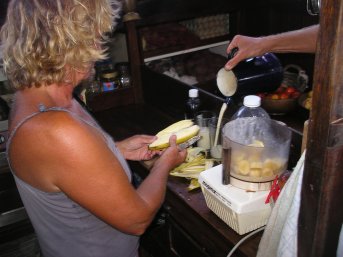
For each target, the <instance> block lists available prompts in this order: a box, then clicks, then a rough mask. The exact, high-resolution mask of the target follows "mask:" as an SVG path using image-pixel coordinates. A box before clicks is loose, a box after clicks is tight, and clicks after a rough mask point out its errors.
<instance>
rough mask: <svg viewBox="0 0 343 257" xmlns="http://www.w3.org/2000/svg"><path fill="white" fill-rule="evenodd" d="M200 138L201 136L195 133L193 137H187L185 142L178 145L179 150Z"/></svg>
mask: <svg viewBox="0 0 343 257" xmlns="http://www.w3.org/2000/svg"><path fill="white" fill-rule="evenodd" d="M200 138H201V136H199V135H197V136H195V137H192V138H190V139H188V140H187V141H186V142H183V143H181V144H179V145H178V146H179V149H180V150H183V149H186V148H187V147H189V146H191V145H192V144H194V143H195V142H196V141H198V140H199V139H200Z"/></svg>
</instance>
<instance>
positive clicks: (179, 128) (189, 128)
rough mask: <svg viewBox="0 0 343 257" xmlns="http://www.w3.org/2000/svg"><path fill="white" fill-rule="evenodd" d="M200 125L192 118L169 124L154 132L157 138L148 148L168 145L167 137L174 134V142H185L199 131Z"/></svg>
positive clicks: (155, 148) (159, 148)
mask: <svg viewBox="0 0 343 257" xmlns="http://www.w3.org/2000/svg"><path fill="white" fill-rule="evenodd" d="M199 130H200V127H199V126H198V125H194V123H193V121H192V120H181V121H178V122H175V123H173V124H171V125H170V126H168V127H166V128H165V129H163V130H161V131H160V132H158V133H157V134H156V136H157V139H156V140H155V141H154V142H152V143H151V144H150V145H149V149H150V150H162V149H165V148H167V147H169V138H170V137H171V136H172V135H176V144H181V143H183V142H186V141H187V140H188V139H190V138H192V137H194V136H196V135H197V134H198V133H199Z"/></svg>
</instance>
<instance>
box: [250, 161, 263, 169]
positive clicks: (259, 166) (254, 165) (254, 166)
mask: <svg viewBox="0 0 343 257" xmlns="http://www.w3.org/2000/svg"><path fill="white" fill-rule="evenodd" d="M262 167H263V163H262V162H251V163H250V168H251V169H262Z"/></svg>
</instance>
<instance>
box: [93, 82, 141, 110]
mask: <svg viewBox="0 0 343 257" xmlns="http://www.w3.org/2000/svg"><path fill="white" fill-rule="evenodd" d="M133 103H135V98H134V88H133V87H126V88H119V89H115V90H112V91H108V92H99V93H97V94H94V95H92V96H89V97H88V98H87V106H88V108H89V109H90V110H91V111H94V112H96V111H102V110H106V109H110V108H114V107H118V106H123V105H129V104H133Z"/></svg>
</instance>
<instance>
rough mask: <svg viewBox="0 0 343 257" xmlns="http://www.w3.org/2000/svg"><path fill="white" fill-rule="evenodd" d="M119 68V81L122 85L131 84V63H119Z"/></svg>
mask: <svg viewBox="0 0 343 257" xmlns="http://www.w3.org/2000/svg"><path fill="white" fill-rule="evenodd" d="M117 69H118V71H119V81H120V85H121V86H122V87H129V86H131V76H130V72H129V65H128V64H127V63H118V64H117Z"/></svg>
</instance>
